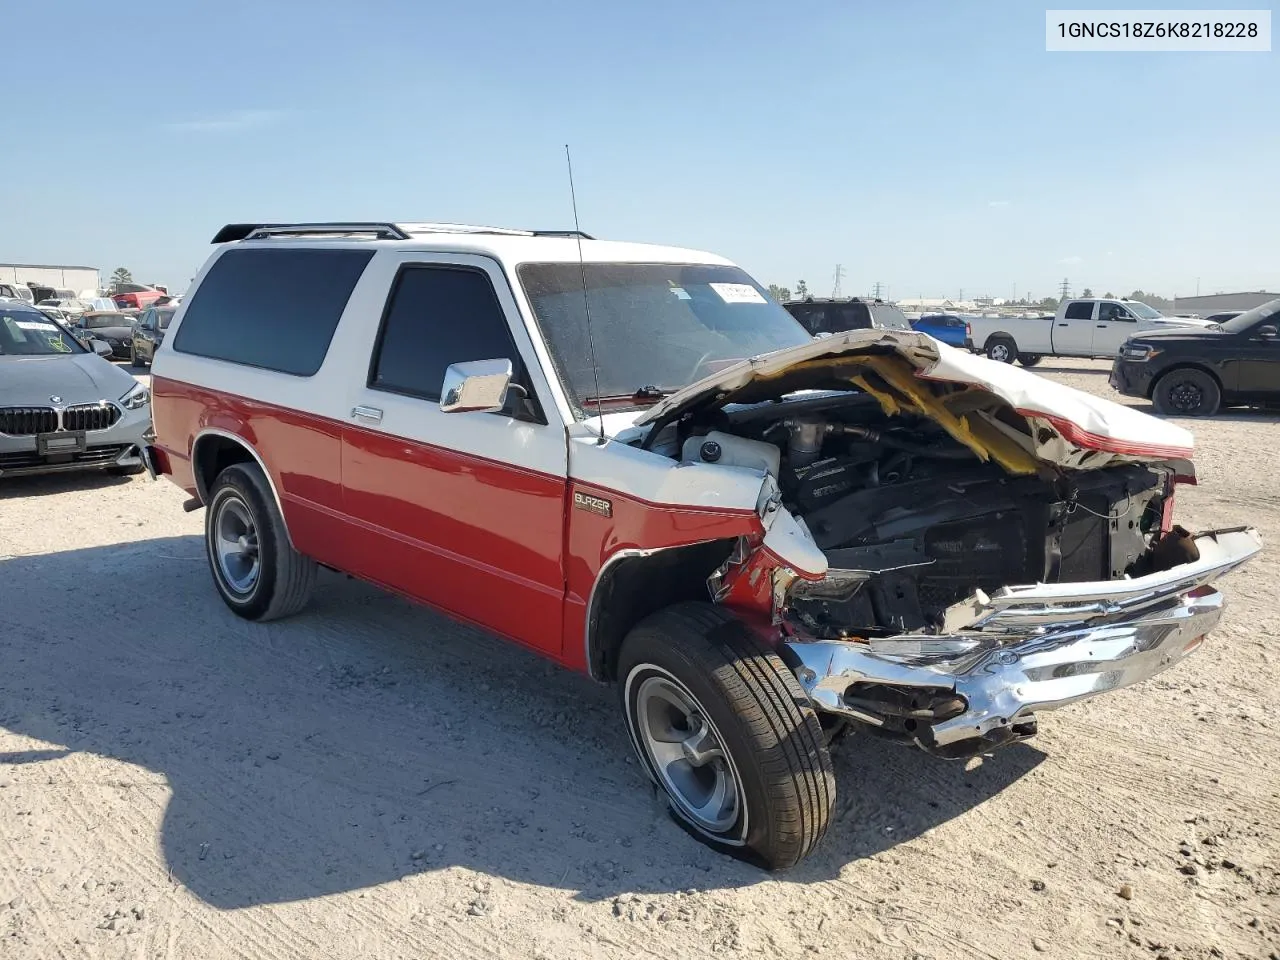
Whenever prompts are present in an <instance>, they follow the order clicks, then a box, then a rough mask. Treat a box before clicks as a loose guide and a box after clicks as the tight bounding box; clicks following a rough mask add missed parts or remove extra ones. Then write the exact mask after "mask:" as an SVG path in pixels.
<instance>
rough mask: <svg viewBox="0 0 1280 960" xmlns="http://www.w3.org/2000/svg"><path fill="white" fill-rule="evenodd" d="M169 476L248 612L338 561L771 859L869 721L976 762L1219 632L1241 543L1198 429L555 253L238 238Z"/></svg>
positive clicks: (600, 248)
mask: <svg viewBox="0 0 1280 960" xmlns="http://www.w3.org/2000/svg"><path fill="white" fill-rule="evenodd" d="M215 243H216V244H217V247H216V249H215V251H214V253H213V255H212V257H211V258H210V259H209V261H208V263H207V264H206V265H205V266H204V268H203V269H202V270H201V272H200V274H199V276H198V277H197V278H196V281H195V283H194V286H193V289H192V293H191V295H190V296H189V297H188V298H187V299H186V300H185V301H184V302H183V304H182V305H181V306H180V307H179V308H178V312H177V314H176V315H175V317H174V319H173V321H172V324H171V328H170V333H169V337H168V338H167V339H166V342H165V344H164V346H163V347H162V348H161V349H160V350H159V351H157V353H156V356H155V364H154V369H153V383H152V393H153V396H154V401H153V404H154V416H155V430H156V436H157V439H156V443H155V444H154V445H153V446H150V447H148V448H147V449H146V451H145V457H144V459H145V460H146V461H147V463H148V466H149V469H151V470H152V472H153V475H154V474H155V473H159V474H164V475H166V476H168V477H169V478H170V479H171V480H173V481H174V482H175V483H176V484H178V486H180V487H181V488H183V489H184V490H186V491H187V493H188V494H189V495H190V499H189V500H188V502H187V507H188V508H189V509H197V508H200V507H203V508H204V509H205V533H206V537H205V541H206V548H207V554H208V559H209V567H210V570H211V572H212V579H213V583H214V586H215V587H216V589H217V591H218V593H219V595H220V596H221V598H222V600H223V601H224V602H225V603H226V605H227V606H228V607H230V608H231V610H232V611H234V612H235V613H236V614H238V615H239V616H241V617H245V618H248V619H250V620H271V619H274V618H279V617H283V616H286V615H290V614H294V613H297V612H298V611H300V610H301V609H302V608H303V607H304V605H305V604H306V603H307V600H308V597H309V595H310V594H311V592H312V587H313V585H314V583H315V579H316V572H317V568H318V567H326V568H331V569H333V570H338V571H342V572H344V573H347V574H350V575H352V576H355V577H358V578H361V579H364V580H367V581H369V582H371V583H374V584H378V585H380V586H382V587H384V588H386V589H388V590H392V591H395V592H397V593H400V594H402V595H405V596H407V597H410V598H412V599H414V600H417V601H420V602H422V603H425V604H429V605H431V606H433V607H435V608H437V609H439V610H442V611H444V612H446V613H448V614H449V615H451V616H453V617H456V618H458V619H461V620H463V621H467V622H470V623H473V624H476V625H477V626H479V627H482V628H483V629H485V630H487V631H490V632H493V633H497V634H500V635H502V636H504V637H506V638H509V639H510V640H512V641H515V642H517V643H519V644H522V645H524V646H526V647H528V648H530V649H532V650H535V651H537V652H538V653H540V654H542V655H544V656H546V657H549V658H550V659H552V660H555V661H557V662H558V663H561V664H563V665H564V666H566V667H568V668H570V669H574V670H578V671H581V672H583V673H586V674H588V675H590V676H591V677H593V678H595V679H597V680H599V681H602V682H608V683H613V684H615V685H616V687H617V690H618V694H619V701H620V705H621V709H622V716H623V720H624V722H625V726H626V730H627V732H628V734H629V737H630V740H631V743H632V745H633V747H634V749H635V752H636V755H637V756H638V757H639V759H640V762H641V764H642V766H643V769H644V770H645V771H646V773H647V774H648V776H649V777H650V778H651V779H652V780H653V782H654V783H655V784H657V785H658V786H659V787H661V789H662V790H663V791H664V792H665V796H666V798H667V800H668V805H669V807H670V810H671V812H672V815H673V817H674V818H675V820H676V821H677V822H678V823H680V824H681V825H682V826H683V827H684V828H685V829H686V830H688V831H689V832H690V833H691V834H693V835H694V836H695V837H697V838H699V839H700V840H702V841H703V842H705V843H708V844H710V845H711V846H713V847H715V848H717V849H719V850H722V851H725V852H729V853H732V854H735V855H737V856H739V857H742V858H744V859H747V860H750V861H753V862H756V863H759V864H761V865H763V866H765V867H769V868H777V867H786V866H790V865H792V864H795V863H796V862H797V861H799V860H800V859H801V858H802V857H804V856H805V855H806V854H808V853H809V852H810V851H811V850H812V849H813V848H814V847H815V845H816V844H818V842H819V841H820V840H821V838H822V836H823V834H824V832H825V830H826V828H827V824H828V820H829V818H830V816H831V814H832V811H833V809H835V806H834V801H835V782H834V778H833V775H832V767H831V760H830V756H829V753H828V750H829V747H830V745H831V743H832V741H833V740H834V739H835V738H836V737H837V736H840V735H841V734H843V733H846V732H848V731H859V732H865V733H870V734H876V735H879V736H882V737H887V738H890V739H893V740H897V741H901V742H902V743H904V744H912V745H915V746H917V747H919V748H922V749H924V750H926V751H928V752H929V753H932V754H935V755H937V756H939V757H945V758H961V757H967V756H972V755H974V754H976V753H979V752H981V751H988V750H990V749H992V748H994V747H997V746H1000V745H1002V744H1007V743H1011V742H1014V741H1018V740H1021V739H1024V738H1026V737H1029V736H1031V735H1032V734H1034V732H1035V730H1036V723H1037V718H1038V716H1039V714H1041V713H1043V712H1045V711H1047V710H1051V709H1054V708H1057V707H1061V706H1064V705H1066V704H1069V703H1073V702H1076V701H1079V700H1084V699H1086V698H1089V697H1092V696H1095V695H1097V694H1101V693H1105V692H1107V691H1110V690H1114V689H1118V688H1120V687H1124V686H1127V685H1129V684H1132V683H1135V682H1138V681H1140V680H1143V679H1145V678H1147V677H1150V676H1152V675H1154V674H1156V673H1159V672H1160V671H1162V670H1164V669H1166V668H1168V667H1170V666H1171V665H1173V664H1174V663H1176V662H1177V661H1178V660H1180V659H1181V658H1182V657H1184V656H1186V655H1187V654H1189V653H1190V652H1192V651H1193V650H1195V649H1196V647H1197V646H1199V645H1200V644H1201V643H1202V641H1203V639H1204V637H1205V635H1206V634H1207V633H1208V632H1209V631H1210V630H1211V628H1212V627H1213V626H1214V624H1215V623H1216V622H1217V621H1218V619H1219V617H1220V616H1221V614H1222V609H1223V598H1222V596H1221V594H1219V593H1218V592H1217V591H1216V590H1215V589H1214V587H1213V585H1212V584H1213V582H1214V581H1215V580H1217V579H1218V578H1219V577H1221V576H1222V575H1223V574H1225V573H1227V572H1228V571H1230V570H1231V569H1233V568H1234V567H1236V566H1238V565H1239V564H1241V563H1243V562H1245V561H1246V560H1248V559H1249V558H1250V557H1251V556H1253V555H1254V554H1255V553H1256V552H1257V551H1258V550H1259V549H1260V540H1259V537H1258V534H1257V533H1256V532H1255V531H1254V530H1252V529H1229V530H1216V531H1210V532H1204V533H1194V534H1193V533H1188V532H1187V531H1186V530H1184V529H1183V528H1182V527H1180V526H1178V525H1176V524H1175V522H1174V514H1173V508H1174V495H1175V492H1176V490H1177V487H1178V485H1179V484H1185V483H1193V482H1194V470H1193V468H1192V465H1191V462H1190V457H1191V453H1192V438H1191V436H1190V435H1189V434H1188V433H1186V432H1185V431H1184V430H1182V429H1181V428H1179V427H1177V426H1175V425H1173V424H1170V423H1165V422H1163V421H1160V420H1157V419H1154V418H1152V417H1148V416H1146V415H1144V414H1142V413H1139V412H1138V411H1136V410H1132V409H1130V408H1127V407H1122V406H1118V405H1116V404H1114V403H1110V402H1108V401H1105V400H1101V399H1097V398H1094V397H1092V396H1089V395H1086V394H1083V393H1080V392H1078V391H1075V390H1072V389H1069V388H1067V387H1065V386H1061V385H1059V384H1056V383H1053V382H1050V381H1047V380H1044V379H1041V378H1040V377H1037V376H1036V375H1034V374H1032V373H1030V372H1027V371H1023V370H1019V369H1016V368H1013V367H1010V366H1007V365H1004V364H1000V363H996V362H993V361H990V360H987V359H985V358H982V357H976V356H972V355H970V354H968V353H965V352H962V351H959V350H955V349H952V348H950V347H947V346H945V345H943V344H939V343H938V342H937V341H935V340H933V339H931V338H930V337H927V336H925V335H923V334H919V333H915V332H912V331H896V330H858V331H850V332H847V333H844V334H838V335H835V336H831V337H827V338H824V339H821V340H814V339H813V338H811V337H810V335H809V334H808V333H807V332H806V331H805V330H804V329H803V328H802V327H801V326H800V325H799V324H798V323H797V322H796V321H795V320H794V319H792V317H791V316H789V315H788V314H787V312H786V311H785V310H784V309H783V308H782V307H781V306H779V305H778V304H777V303H775V302H774V301H773V300H771V299H770V298H769V296H768V295H767V294H766V293H765V291H764V290H763V289H762V288H761V286H760V285H759V284H758V283H756V282H755V281H754V280H753V279H751V277H749V276H748V275H747V274H746V273H745V272H743V271H742V270H741V269H739V268H738V267H736V266H734V265H733V264H732V263H730V262H729V261H727V260H724V259H722V258H720V257H716V256H713V255H710V254H706V253H700V252H696V251H692V250H682V249H675V248H668V247H660V246H649V245H641V244H629V243H615V242H605V241H599V240H595V239H593V238H591V237H588V236H585V235H582V234H574V233H564V232H539V231H521V230H505V229H498V228H488V227H463V226H456V225H444V224H413V223H399V224H395V223H341V224H232V225H229V226H227V227H225V228H223V229H222V230H221V231H220V232H219V233H218V235H217V237H215Z"/></svg>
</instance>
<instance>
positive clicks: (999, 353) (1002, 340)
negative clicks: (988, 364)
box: [986, 336, 1018, 363]
mask: <svg viewBox="0 0 1280 960" xmlns="http://www.w3.org/2000/svg"><path fill="white" fill-rule="evenodd" d="M986 354H987V356H988V357H990V358H991V359H992V360H997V361H999V362H1000V363H1013V361H1014V360H1016V359H1017V358H1018V345H1017V344H1016V343H1014V342H1013V338H1012V337H1003V336H1001V337H992V338H991V339H990V340H988V341H987V348H986Z"/></svg>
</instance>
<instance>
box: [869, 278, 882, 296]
mask: <svg viewBox="0 0 1280 960" xmlns="http://www.w3.org/2000/svg"><path fill="white" fill-rule="evenodd" d="M883 286H884V284H882V283H881V282H880V281H879V280H877V281H876V285H875V287H873V288H872V292H871V296H872V297H874V298H875V299H876V300H880V299H882V298H881V296H880V290H881V288H882V287H883Z"/></svg>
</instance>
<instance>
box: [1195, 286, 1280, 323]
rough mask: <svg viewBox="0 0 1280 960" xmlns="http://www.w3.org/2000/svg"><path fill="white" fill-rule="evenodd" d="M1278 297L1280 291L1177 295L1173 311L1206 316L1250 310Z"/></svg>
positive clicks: (1279, 296)
mask: <svg viewBox="0 0 1280 960" xmlns="http://www.w3.org/2000/svg"><path fill="white" fill-rule="evenodd" d="M1277 298H1280V293H1267V292H1266V291H1265V290H1259V291H1258V292H1257V293H1211V294H1209V295H1208V296H1204V297H1177V298H1176V299H1175V300H1174V301H1173V311H1172V312H1173V313H1195V314H1199V315H1200V316H1202V317H1207V316H1208V315H1209V314H1211V313H1222V312H1223V311H1226V310H1252V309H1253V308H1254V307H1260V306H1262V304H1264V303H1268V302H1269V301H1271V300H1275V299H1277Z"/></svg>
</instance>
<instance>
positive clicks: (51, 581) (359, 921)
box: [0, 360, 1280, 960]
mask: <svg viewBox="0 0 1280 960" xmlns="http://www.w3.org/2000/svg"><path fill="white" fill-rule="evenodd" d="M1036 372H1037V373H1040V374H1043V375H1045V376H1047V377H1050V378H1052V379H1055V380H1059V381H1061V382H1065V383H1068V384H1070V385H1072V386H1076V387H1080V388H1082V389H1085V390H1088V391H1090V392H1092V393H1095V394H1098V395H1099V396H1104V397H1109V398H1112V399H1114V398H1115V395H1114V394H1113V393H1112V392H1111V391H1110V390H1109V388H1108V387H1107V365H1105V364H1102V363H1094V362H1086V361H1052V360H1047V361H1046V363H1045V364H1044V365H1042V366H1041V367H1038V368H1037V370H1036ZM1129 402H1136V401H1129ZM1139 405H1140V406H1143V407H1144V408H1145V407H1146V405H1145V404H1139ZM1187 425H1188V426H1190V427H1191V428H1192V429H1193V430H1194V431H1195V433H1196V437H1197V457H1196V463H1197V467H1198V471H1199V475H1200V485H1199V486H1197V487H1190V488H1189V487H1182V488H1180V489H1179V493H1178V519H1179V521H1180V522H1181V523H1182V524H1183V525H1184V526H1187V527H1189V528H1191V529H1196V528H1201V527H1211V526H1212V527H1225V526H1234V525H1240V524H1253V525H1255V526H1257V527H1259V528H1260V529H1261V531H1262V534H1263V537H1264V539H1265V541H1266V542H1267V543H1268V544H1280V493H1277V491H1276V479H1275V478H1276V477H1277V475H1280V452H1277V451H1278V448H1280V423H1278V422H1277V418H1276V417H1274V416H1270V415H1263V414H1256V413H1247V412H1236V413H1230V414H1225V415H1223V416H1220V417H1218V418H1215V419H1214V420H1211V421H1203V422H1194V423H1188V424H1187ZM183 499H184V494H182V493H181V492H180V491H179V490H177V488H175V487H173V486H172V485H170V484H168V483H151V482H149V481H148V480H147V479H146V478H145V477H142V478H131V479H126V478H110V477H87V478H86V477H83V476H82V477H73V476H63V477H53V478H32V479H28V480H19V481H9V482H5V483H4V484H3V485H0V955H3V956H5V957H17V958H32V960H35V958H40V960H44V958H47V957H55V956H66V957H81V956H83V957H95V958H97V957H101V958H114V957H122V958H123V957H130V958H132V957H146V958H150V957H200V958H212V960H221V958H230V957H273V958H285V957H292V956H306V957H344V958H345V957H369V958H419V957H423V958H425V957H435V956H450V957H456V958H468V957H488V956H502V957H535V956H545V957H556V958H559V957H565V958H568V957H575V958H576V957H583V956H599V957H610V958H613V957H616V958H634V957H639V956H653V957H694V956H701V955H706V954H709V953H718V954H721V955H725V956H735V955H748V954H755V955H760V954H763V955H765V956H787V957H791V956H794V957H804V956H811V955H812V954H813V953H815V952H816V953H819V954H827V955H840V956H842V957H847V958H855V957H856V958H911V957H931V958H932V957H936V958H939V960H941V958H944V957H945V958H953V957H982V958H1009V957H1023V956H1032V955H1041V956H1048V957H1073V958H1074V957H1082V956H1097V957H1126V956H1132V957H1160V956H1166V955H1167V956H1170V957H1179V958H1199V957H1210V956H1215V957H1216V956H1225V957H1250V958H1252V957H1268V956H1272V955H1276V956H1280V954H1273V951H1280V721H1277V719H1276V716H1275V714H1273V713H1272V712H1271V711H1272V709H1273V706H1274V704H1275V702H1276V698H1277V694H1278V693H1280V648H1278V647H1277V640H1276V637H1277V636H1278V635H1280V614H1278V613H1277V603H1276V597H1277V586H1276V585H1277V582H1280V576H1278V574H1280V554H1277V553H1276V552H1275V550H1272V549H1269V550H1268V552H1266V553H1264V554H1263V555H1262V556H1261V557H1259V558H1257V559H1255V560H1254V561H1253V562H1252V563H1251V564H1249V565H1248V566H1247V567H1245V568H1244V569H1243V570H1242V571H1239V572H1237V573H1236V574H1234V575H1232V576H1231V577H1229V578H1228V579H1227V580H1226V581H1225V582H1224V589H1225V592H1226V593H1227V595H1228V603H1229V606H1228V612H1227V615H1226V617H1225V619H1224V621H1223V623H1222V624H1221V626H1220V627H1219V628H1218V630H1217V631H1216V632H1215V633H1214V634H1213V635H1212V637H1211V639H1210V642H1209V643H1208V644H1206V645H1205V647H1204V648H1203V649H1202V650H1200V651H1199V652H1198V653H1197V654H1196V655H1195V656H1194V657H1192V658H1191V659H1189V660H1187V661H1185V662H1184V663H1182V664H1181V665H1179V666H1178V667H1176V668H1175V669H1174V670H1172V671H1171V672H1169V673H1167V674H1165V675H1162V676H1161V677H1158V678H1156V679H1155V680H1154V681H1152V682H1148V683H1147V684H1145V685H1142V686H1139V687H1136V688H1134V689H1131V690H1126V691H1122V692H1120V693H1117V694H1114V695H1111V696H1109V697H1104V698H1101V699H1099V700H1095V701H1092V702H1090V703H1087V704H1081V705H1076V706H1074V707H1070V708H1068V709H1066V710H1063V711H1060V712H1058V713H1051V714H1046V715H1044V716H1043V717H1042V718H1041V726H1040V729H1041V733H1040V735H1039V736H1038V737H1037V738H1035V739H1034V740H1032V741H1030V742H1029V743H1025V744H1019V745H1016V746H1013V747H1009V748H1007V749H1005V750H1002V751H1000V752H998V753H996V754H994V755H991V756H989V757H987V758H984V759H982V760H981V762H978V761H970V762H969V763H967V764H947V763H944V762H942V761H939V760H934V759H931V758H929V757H927V756H925V755H924V754H922V753H918V752H912V751H908V750H906V749H903V748H901V747H894V746H890V745H886V744H882V743H880V742H876V741H871V740H861V739H859V740H850V741H846V743H845V744H844V745H843V746H842V748H841V749H840V750H839V751H838V752H837V755H836V768H837V776H838V786H839V791H840V799H839V804H838V811H837V814H836V818H835V821H834V823H833V825H832V828H831V831H830V833H829V834H828V836H827V840H826V842H825V844H824V845H823V846H821V847H820V848H819V849H818V851H817V852H816V854H815V855H813V856H812V857H810V858H809V859H808V860H807V861H805V862H804V863H803V864H802V865H801V866H800V867H798V868H796V869H794V870H792V871H789V872H787V873H785V874H778V875H773V876H769V875H765V874H762V873H761V872H759V871H757V870H755V869H753V868H750V867H747V866H744V865H741V864H738V863H736V862H734V861H731V860H727V859H724V858H721V857H718V856H717V855H715V854H714V853H712V852H710V851H709V850H707V849H705V848H703V847H701V846H699V845H698V844H696V843H694V842H693V841H692V840H690V839H689V838H687V837H686V836H685V835H684V834H683V833H682V832H681V831H680V830H679V829H678V828H677V827H675V826H674V825H673V824H672V823H671V822H670V821H669V820H668V819H667V818H666V816H665V815H664V814H663V812H662V810H661V808H660V807H659V806H658V804H657V802H656V801H652V800H650V798H649V794H648V791H646V790H643V789H638V786H639V783H640V777H641V774H640V772H639V770H638V768H637V766H636V765H635V764H634V763H633V762H631V760H630V748H629V747H628V745H627V743H626V740H625V734H624V732H623V729H622V724H621V721H620V718H619V717H618V714H617V709H616V704H615V700H614V693H613V691H612V690H609V689H606V688H602V687H598V686H596V685H594V684H592V683H591V682H590V681H588V680H586V679H585V678H581V677H577V676H573V675H570V674H568V673H564V672H562V671H559V670H558V669H556V668H553V667H551V666H549V665H547V664H546V663H544V662H543V661H541V660H539V659H537V658H535V657H533V656H532V655H530V654H527V653H525V652H523V651H521V650H518V649H516V648H514V647H512V646H510V645H507V644H505V643H503V642H501V641H498V640H495V639H492V638H490V637H487V636H485V635H483V634H481V633H478V632H476V631H474V630H471V629H468V628H465V627H460V626H457V625H455V624H453V623H451V622H449V621H447V620H444V619H442V618H441V617H439V616H436V615H435V614H433V613H430V612H428V611H426V610H424V609H421V608H416V607H413V606H411V605H409V604H408V603H406V602H404V601H401V600H398V599H395V598H392V597H389V596H387V595H385V594H383V593H381V592H379V591H377V590H375V589H373V588H370V587H366V586H364V585H362V584H359V583H356V582H354V581H351V580H348V579H346V578H343V577H339V576H336V575H332V574H325V575H323V576H322V581H321V589H320V590H318V591H317V597H316V600H315V601H314V602H313V604H312V606H311V607H310V608H309V609H308V610H307V611H306V612H305V613H304V614H303V615H301V616H299V617H296V618H294V619H292V620H288V621H285V622H281V623H275V624H270V625H254V624H248V623H245V622H243V621H240V620H238V619H236V618H235V617H234V616H232V615H231V613H230V612H229V611H228V610H227V609H226V608H225V606H224V605H223V604H222V602H221V601H220V600H219V599H218V597H217V595H216V594H215V592H214V590H213V587H212V584H211V583H210V579H209V572H208V569H207V567H206V564H205V560H204V555H203V546H202V542H201V531H202V523H203V519H204V514H203V512H197V513H192V514H186V513H183V512H182V510H181V503H182V500H183ZM495 602H501V600H500V598H495Z"/></svg>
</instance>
